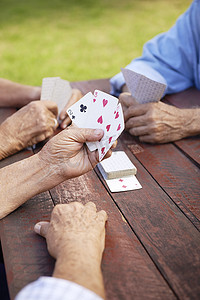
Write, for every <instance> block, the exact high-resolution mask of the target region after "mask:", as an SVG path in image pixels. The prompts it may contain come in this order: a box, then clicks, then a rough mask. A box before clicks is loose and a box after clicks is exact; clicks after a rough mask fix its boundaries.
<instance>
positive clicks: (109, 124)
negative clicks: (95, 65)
mask: <svg viewBox="0 0 200 300" xmlns="http://www.w3.org/2000/svg"><path fill="white" fill-rule="evenodd" d="M67 113H68V115H69V117H70V118H71V120H72V122H73V123H74V124H75V125H76V126H78V127H80V128H93V129H102V130H103V131H104V136H103V138H102V139H101V140H100V141H99V142H96V143H91V142H90V143H87V146H88V148H89V149H90V151H94V150H96V149H98V153H99V161H101V160H102V159H103V157H104V156H105V154H106V153H107V151H108V150H109V149H110V148H111V146H112V144H113V143H114V142H115V140H116V139H117V138H118V137H119V136H120V134H121V133H122V131H123V130H124V117H123V112H122V108H121V104H119V103H118V99H117V98H115V97H113V96H111V95H109V94H106V93H104V92H101V91H99V90H95V92H94V95H93V94H92V93H91V92H89V93H87V94H86V95H85V96H84V97H83V98H81V99H80V100H79V101H78V102H76V103H75V104H74V105H72V106H71V107H70V108H69V109H68V110H67Z"/></svg>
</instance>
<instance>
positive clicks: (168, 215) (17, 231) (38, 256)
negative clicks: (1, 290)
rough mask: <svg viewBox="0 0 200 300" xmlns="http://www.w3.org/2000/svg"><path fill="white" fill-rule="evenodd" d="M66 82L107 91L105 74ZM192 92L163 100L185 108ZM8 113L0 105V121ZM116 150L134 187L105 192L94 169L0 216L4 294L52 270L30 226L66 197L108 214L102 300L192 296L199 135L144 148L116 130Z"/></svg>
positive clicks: (198, 244) (197, 268) (199, 242)
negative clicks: (133, 174)
mask: <svg viewBox="0 0 200 300" xmlns="http://www.w3.org/2000/svg"><path fill="white" fill-rule="evenodd" d="M73 86H74V87H76V88H79V89H80V90H81V91H82V92H83V93H86V92H88V91H92V92H93V91H94V89H100V90H103V91H106V92H109V80H108V79H102V80H92V81H82V82H74V83H73ZM193 92H194V93H193ZM194 94H195V97H193V95H194ZM199 95H200V92H197V91H195V90H194V91H193V90H192V89H190V90H188V91H185V92H183V93H179V94H178V95H172V96H166V97H165V100H164V101H168V102H169V103H170V102H171V103H172V104H174V105H177V106H179V107H181V106H186V105H188V103H191V104H190V105H192V106H193V105H196V104H197V103H200V102H198V101H199V98H198V97H199ZM193 98H194V99H193ZM197 98H198V101H196V100H197ZM185 99H186V101H185ZM190 100H191V101H190ZM195 101H196V102H195ZM13 112H14V110H13V109H1V110H0V121H3V120H4V119H5V118H6V117H7V116H9V115H10V114H12V113H13ZM116 150H123V151H125V152H126V153H127V155H128V156H129V158H130V159H131V161H132V162H133V163H134V165H135V166H136V167H137V170H138V172H137V178H138V180H139V182H140V183H141V185H142V187H143V188H142V189H140V190H134V191H127V192H123V193H111V192H110V191H109V189H108V188H107V186H106V184H105V182H104V180H103V179H102V177H101V175H100V174H99V172H98V170H97V168H96V169H95V170H94V171H91V172H89V173H87V174H85V175H83V176H81V177H79V178H75V179H71V180H68V181H65V182H63V183H62V184H60V185H59V186H57V187H55V188H53V189H52V190H50V191H47V192H44V193H42V194H39V195H37V196H35V197H33V198H32V199H30V200H29V201H27V202H26V203H25V204H23V205H22V206H21V207H20V208H18V209H17V210H16V211H14V212H13V213H11V214H10V215H8V216H7V217H6V218H4V219H3V220H1V222H0V236H1V244H2V251H3V258H4V263H5V268H6V274H7V281H8V286H9V292H10V297H11V299H13V298H14V297H15V295H16V294H17V293H18V292H19V291H20V290H21V289H22V288H23V287H24V286H25V285H26V284H28V283H30V282H32V281H34V280H36V279H37V278H38V277H39V276H45V275H51V274H52V271H53V267H54V262H55V261H54V259H53V258H51V257H50V255H49V254H48V252H47V249H46V242H45V240H44V239H43V238H42V237H40V236H38V235H36V234H35V233H34V232H33V226H34V224H35V223H36V222H38V221H41V220H49V217H50V213H51V211H52V209H53V207H54V205H56V204H58V203H69V202H72V201H80V202H82V203H86V202H88V201H93V202H95V204H96V205H97V208H98V209H104V210H105V211H106V212H107V213H108V222H107V225H106V248H105V252H104V255H103V261H102V270H103V276H104V282H105V288H106V294H107V299H109V300H113V299H120V300H121V299H125V300H129V299H162V300H163V299H167V300H169V299H200V233H199V230H200V136H196V137H191V138H187V139H183V140H181V141H177V142H174V143H168V144H164V145H151V144H145V143H140V142H139V141H138V139H137V138H133V137H132V136H130V135H129V134H128V133H126V132H124V133H123V134H122V136H121V137H120V138H119V141H118V146H117V149H116ZM30 155H33V151H32V150H24V151H21V152H20V153H17V154H15V155H13V156H11V157H9V158H7V159H5V160H3V161H1V162H0V167H4V166H6V165H9V164H11V163H13V162H15V161H18V160H21V159H24V158H26V157H28V156H30ZM13 176H17V174H13ZM16 193H17V190H16Z"/></svg>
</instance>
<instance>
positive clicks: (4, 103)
mask: <svg viewBox="0 0 200 300" xmlns="http://www.w3.org/2000/svg"><path fill="white" fill-rule="evenodd" d="M40 93H41V88H40V87H33V86H28V85H22V84H19V83H15V82H12V81H10V80H7V79H3V78H0V107H22V106H24V105H26V104H28V103H29V102H31V101H33V100H39V99H40Z"/></svg>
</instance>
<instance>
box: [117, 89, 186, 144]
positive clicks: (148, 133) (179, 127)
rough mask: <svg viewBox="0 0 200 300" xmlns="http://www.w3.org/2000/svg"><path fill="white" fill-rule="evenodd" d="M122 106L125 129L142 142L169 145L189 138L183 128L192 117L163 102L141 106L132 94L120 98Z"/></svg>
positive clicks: (184, 111)
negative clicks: (168, 143)
mask: <svg viewBox="0 0 200 300" xmlns="http://www.w3.org/2000/svg"><path fill="white" fill-rule="evenodd" d="M119 99H120V102H121V104H122V108H123V112H124V120H125V128H126V130H128V131H129V133H130V134H132V135H133V136H138V137H139V140H140V141H141V142H148V143H167V142H171V141H175V140H179V139H182V138H183V137H185V136H187V134H186V133H185V132H184V130H183V127H184V125H185V123H186V121H187V120H190V116H187V112H186V110H184V109H179V108H176V107H174V106H171V105H167V104H165V103H163V102H157V103H146V104H139V103H137V102H136V100H135V99H134V98H133V97H132V96H131V94H130V93H123V94H121V95H120V97H119Z"/></svg>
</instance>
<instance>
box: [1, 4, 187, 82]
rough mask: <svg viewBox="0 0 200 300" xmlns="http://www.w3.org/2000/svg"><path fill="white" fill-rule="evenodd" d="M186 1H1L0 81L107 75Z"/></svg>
mask: <svg viewBox="0 0 200 300" xmlns="http://www.w3.org/2000/svg"><path fill="white" fill-rule="evenodd" d="M190 3H191V1H189V0H173V1H172V0H160V1H159V0H102V1H100V0H32V1H30V0H0V66H1V67H0V68H1V69H0V70H1V77H4V78H8V79H11V80H14V81H17V82H21V83H24V84H33V85H40V84H41V80H42V78H43V77H47V76H61V77H62V78H64V79H68V80H70V81H75V80H87V79H95V78H105V77H110V76H113V75H114V74H116V73H117V72H119V71H120V68H121V67H123V66H125V65H126V64H128V63H129V62H130V61H131V60H132V59H133V58H135V57H137V56H139V55H140V54H141V52H142V46H143V44H144V43H145V42H146V41H147V40H148V39H150V38H152V37H153V36H154V35H156V34H158V33H160V32H163V31H166V30H168V29H169V28H170V26H172V25H173V24H174V22H175V20H176V18H177V17H178V16H179V15H180V14H181V13H183V12H184V11H185V10H186V8H187V7H188V6H189V5H190Z"/></svg>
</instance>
